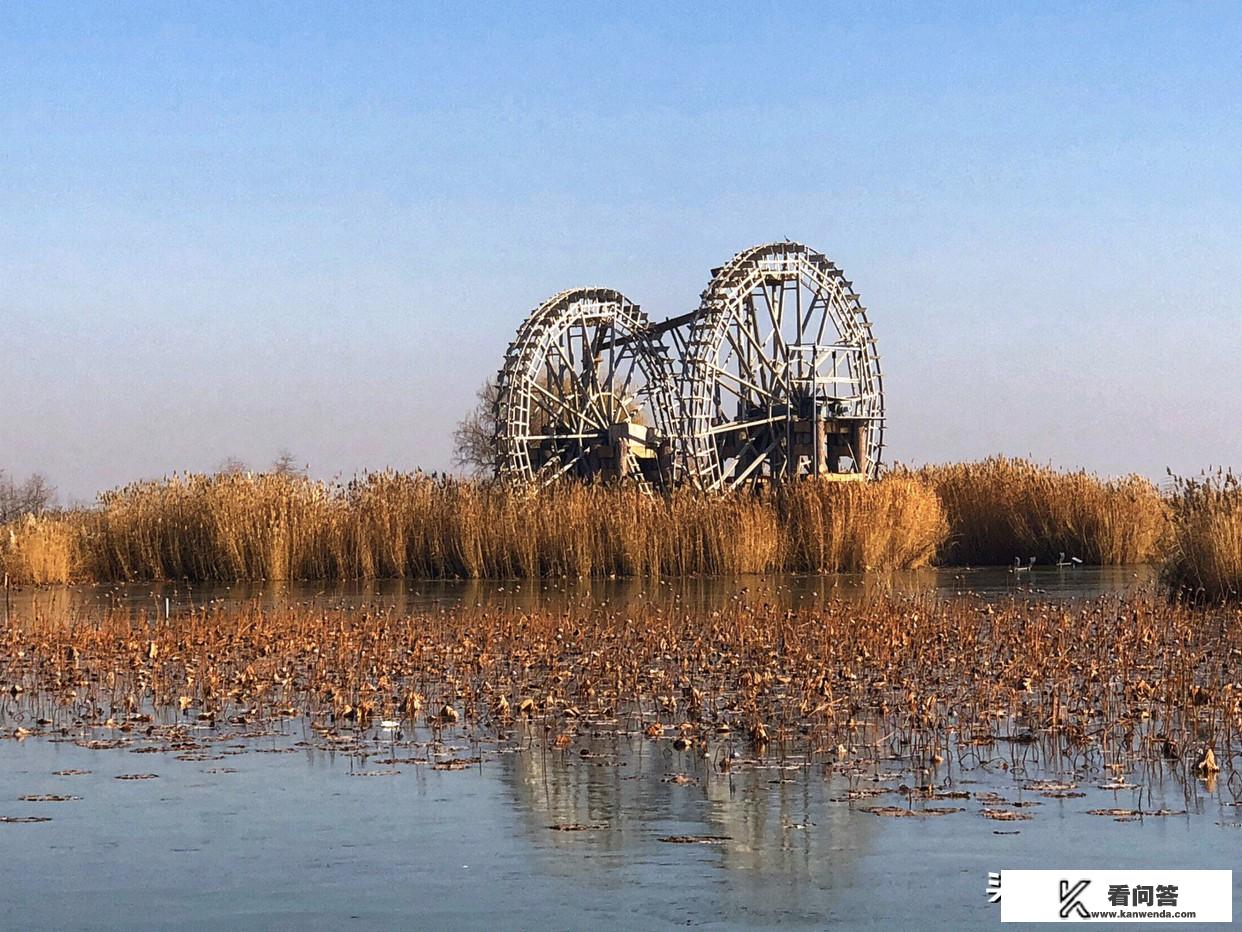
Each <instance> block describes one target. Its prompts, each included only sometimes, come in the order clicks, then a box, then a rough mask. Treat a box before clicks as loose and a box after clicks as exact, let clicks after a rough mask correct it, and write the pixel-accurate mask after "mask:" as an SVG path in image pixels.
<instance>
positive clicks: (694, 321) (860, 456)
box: [678, 242, 884, 489]
mask: <svg viewBox="0 0 1242 932" xmlns="http://www.w3.org/2000/svg"><path fill="white" fill-rule="evenodd" d="M685 325H686V326H688V328H689V330H688V333H687V334H686V336H685V337H684V350H683V360H682V368H681V377H680V390H679V393H678V394H679V401H680V406H681V428H680V437H679V440H680V446H681V460H682V463H683V465H684V469H685V473H686V476H687V478H688V479H689V480H690V481H692V482H694V483H695V484H697V485H699V486H700V487H702V488H706V489H722V488H723V489H728V488H734V487H736V486H738V485H740V484H742V483H746V482H757V481H763V480H767V479H776V478H795V477H799V476H829V477H857V478H863V477H867V476H873V475H875V474H876V472H877V471H878V469H879V465H880V457H881V453H882V450H883V436H884V394H883V386H882V382H881V377H880V362H879V356H878V355H877V354H876V349H875V338H874V337H873V336H872V333H871V324H870V322H869V321H868V319H867V314H866V311H865V309H864V308H863V306H862V304H861V302H860V301H859V299H858V295H857V294H856V293H855V292H854V289H853V285H852V283H851V282H849V281H847V280H846V278H845V275H844V274H843V273H842V272H841V270H840V269H839V268H837V267H836V266H835V265H834V264H833V263H832V262H831V261H829V260H828V259H827V258H826V257H825V256H823V255H821V254H820V253H817V252H815V251H813V250H811V249H809V248H808V247H806V246H803V245H801V244H799V243H792V242H782V243H768V244H766V245H762V246H755V247H753V248H751V249H748V250H746V251H745V252H741V253H738V254H737V255H736V256H734V257H733V259H732V260H730V261H729V263H728V264H727V265H725V266H724V267H722V268H720V269H717V270H715V272H714V273H713V277H712V280H711V283H710V284H709V285H708V287H707V290H706V291H704V292H703V295H702V301H701V303H700V305H699V308H698V310H697V311H696V312H695V313H694V314H693V315H692V316H689V318H688V320H687V321H686V324H685Z"/></svg>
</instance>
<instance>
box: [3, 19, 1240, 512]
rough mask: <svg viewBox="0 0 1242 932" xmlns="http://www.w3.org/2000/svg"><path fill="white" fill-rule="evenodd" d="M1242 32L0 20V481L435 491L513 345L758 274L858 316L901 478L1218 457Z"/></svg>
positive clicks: (1234, 364) (1128, 466)
mask: <svg viewBox="0 0 1242 932" xmlns="http://www.w3.org/2000/svg"><path fill="white" fill-rule="evenodd" d="M1239 39H1242V11H1240V10H1239V8H1238V7H1237V6H1234V5H1229V4H1219V5H1215V4H1196V5H1183V4H1159V3H1155V4H1144V5H1141V6H1138V5H1125V6H1115V7H1110V6H1107V5H1095V6H1085V5H1081V4H1064V5H1061V4H1046V3H1040V4H1024V5H998V6H972V7H965V6H963V7H958V8H945V7H937V8H936V9H935V10H934V11H929V10H928V9H926V8H925V5H923V4H911V5H908V6H903V7H898V6H892V5H885V6H883V7H882V8H881V7H878V6H870V5H867V6H863V7H859V6H858V5H852V4H851V5H845V4H842V5H839V6H836V7H834V8H832V9H826V8H824V7H823V6H822V5H807V6H795V5H789V4H775V3H772V4H765V3H759V4H755V3H744V4H733V5H728V6H726V7H717V6H715V5H713V6H712V7H711V8H710V11H709V10H708V8H706V7H705V8H704V10H703V11H701V12H698V13H694V12H689V11H672V10H670V9H668V8H667V6H666V5H650V6H647V5H641V4H639V5H626V6H625V8H624V10H623V11H620V12H614V11H603V10H599V9H595V10H586V9H579V8H576V7H559V8H558V7H554V6H536V7H533V8H528V9H523V10H521V11H517V12H514V11H511V10H507V9H504V8H499V7H497V8H487V7H479V8H476V9H473V10H468V9H465V8H464V7H461V6H453V7H436V8H432V7H429V6H428V7H422V6H419V7H414V6H413V5H405V4H368V5H365V6H364V7H346V6H334V5H327V4H299V5H296V6H284V5H270V6H267V5H265V6H259V5H255V4H240V3H239V4H211V5H204V6H203V7H201V8H199V9H197V10H192V9H189V8H187V7H186V6H184V5H154V4H152V5H149V6H148V5H141V4H139V5H127V6H126V7H125V8H124V9H120V8H117V7H115V6H112V5H105V4H68V3H58V4H55V5H50V4H49V5H41V4H30V5H17V4H8V5H5V6H2V7H0V167H2V169H3V170H2V171H0V218H2V222H0V335H2V338H3V344H2V346H0V469H2V470H5V471H7V472H8V473H9V474H10V475H12V476H15V477H17V478H20V477H22V476H24V475H25V474H27V473H30V472H32V471H40V472H42V473H44V474H46V475H47V476H48V477H49V478H50V479H51V481H52V482H54V483H55V484H56V485H57V486H58V487H59V488H60V491H61V497H62V500H64V501H68V502H72V501H80V500H90V499H91V498H93V496H94V494H95V493H96V491H98V490H100V489H103V488H108V487H111V486H115V485H119V484H123V483H126V482H128V481H131V480H133V479H137V478H143V477H158V476H161V475H165V474H168V473H170V472H173V471H178V470H193V471H201V470H211V469H214V468H215V467H216V466H217V465H218V464H219V463H220V462H221V461H222V460H225V459H226V458H230V457H235V458H239V459H241V460H243V461H246V462H249V463H251V464H253V465H255V466H264V465H266V464H267V463H269V462H270V461H271V460H272V459H273V457H274V456H276V454H277V452H278V451H279V450H280V449H281V448H288V449H290V450H292V451H294V452H295V453H296V455H297V456H298V457H299V459H300V460H301V461H303V462H305V463H308V464H309V466H310V469H311V472H312V474H314V475H317V476H323V477H331V476H334V475H341V476H346V477H348V476H350V475H352V474H353V473H355V472H358V471H362V470H365V469H377V468H383V467H386V466H392V467H396V468H401V469H412V468H415V467H418V466H421V467H423V468H426V469H443V468H445V467H447V466H448V465H449V454H450V446H451V442H450V433H451V430H452V427H453V425H454V423H455V421H456V420H457V419H458V418H459V417H461V416H462V414H464V413H465V412H466V411H467V410H468V409H469V408H470V407H471V406H472V404H473V402H474V392H475V389H476V388H477V387H478V385H479V384H480V383H481V382H482V381H483V380H484V379H485V378H486V377H487V376H488V375H490V374H492V373H494V372H495V370H496V369H497V368H498V366H499V365H500V362H501V356H502V353H503V351H504V348H505V345H506V344H507V342H508V341H509V339H510V338H511V336H512V334H513V332H514V330H515V328H516V327H517V326H518V324H519V323H520V321H521V320H522V318H523V317H524V315H525V314H526V313H527V312H528V311H529V310H530V309H531V308H532V307H534V306H535V305H536V304H537V303H539V302H540V301H541V300H542V299H543V298H545V297H546V296H548V295H550V294H552V293H554V292H556V291H559V290H561V289H563V288H566V287H570V286H573V285H579V284H606V285H610V286H613V287H616V288H618V289H620V290H621V291H623V292H625V293H626V294H627V295H628V296H630V297H631V298H633V299H634V300H636V301H638V302H639V303H640V304H642V305H643V306H644V308H645V309H646V310H647V311H648V313H649V314H650V315H651V316H653V317H657V318H661V317H665V316H668V315H671V314H676V313H681V312H684V311H686V310H689V309H691V308H692V307H693V306H694V305H695V304H696V303H697V299H698V294H699V292H700V290H701V289H702V288H703V286H704V285H705V284H706V282H707V278H708V275H709V270H710V269H711V268H713V267H715V266H717V265H720V264H721V263H722V262H723V261H725V260H726V259H727V258H728V257H729V256H731V255H732V254H733V253H734V252H736V251H738V250H740V249H742V248H744V247H746V246H749V245H751V244H753V243H757V242H762V241H767V240H772V239H780V238H785V237H788V238H791V239H795V240H799V241H802V242H805V243H808V244H810V245H811V246H813V247H815V248H817V249H821V250H823V251H824V252H826V253H827V254H828V255H829V256H831V257H832V258H833V259H834V260H835V261H837V262H838V263H839V264H840V265H841V266H842V267H843V268H844V269H845V270H846V273H847V276H848V277H849V278H851V279H852V280H853V281H854V283H855V286H856V287H857V288H858V290H859V291H860V293H861V294H862V296H863V300H864V302H865V303H866V305H867V306H868V308H869V309H870V313H871V316H872V319H873V321H874V323H875V331H876V334H877V337H878V340H879V347H880V352H881V355H882V360H883V367H884V376H885V389H886V393H887V400H888V411H889V422H888V429H887V439H888V442H889V448H888V456H889V459H890V461H891V460H894V459H895V460H900V461H902V462H906V463H921V462H928V461H944V460H959V459H969V458H977V457H981V456H986V455H989V454H991V453H997V452H1004V453H1007V454H1011V455H1028V456H1031V457H1033V458H1035V459H1036V460H1039V461H1044V462H1052V463H1054V464H1056V465H1059V466H1066V467H1071V466H1084V467H1087V468H1090V469H1094V470H1098V471H1101V472H1103V473H1107V474H1117V473H1123V472H1129V471H1137V472H1140V473H1144V474H1147V475H1150V476H1152V477H1154V478H1158V477H1159V476H1161V475H1162V474H1163V472H1164V469H1165V468H1166V467H1171V468H1172V469H1173V470H1174V471H1177V472H1183V473H1194V472H1198V471H1199V470H1200V469H1201V468H1204V467H1208V466H1216V465H1224V466H1234V467H1237V466H1239V465H1242V430H1239V426H1238V425H1239V424H1242V391H1240V390H1239V389H1240V388H1242V377H1240V374H1239V373H1240V366H1239V360H1240V359H1242V159H1239V155H1238V154H1239V152H1242V58H1239V55H1238V45H1239Z"/></svg>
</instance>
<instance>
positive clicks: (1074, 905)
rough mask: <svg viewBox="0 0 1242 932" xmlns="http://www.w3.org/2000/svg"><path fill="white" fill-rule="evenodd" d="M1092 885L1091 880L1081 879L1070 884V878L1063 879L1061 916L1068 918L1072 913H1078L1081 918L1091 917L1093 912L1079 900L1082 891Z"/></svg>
mask: <svg viewBox="0 0 1242 932" xmlns="http://www.w3.org/2000/svg"><path fill="white" fill-rule="evenodd" d="M1090 885H1091V881H1090V880H1080V881H1078V883H1076V884H1074V885H1073V886H1070V882H1069V881H1068V880H1062V881H1061V918H1062V919H1068V918H1069V917H1070V913H1077V915H1078V918H1079V919H1090V918H1091V913H1089V912H1088V911H1087V907H1085V906H1083V905H1082V903H1081V902H1080V901H1079V899H1078V898H1079V897H1080V896H1082V892H1083V891H1084V890H1086V889H1087V887H1088V886H1090Z"/></svg>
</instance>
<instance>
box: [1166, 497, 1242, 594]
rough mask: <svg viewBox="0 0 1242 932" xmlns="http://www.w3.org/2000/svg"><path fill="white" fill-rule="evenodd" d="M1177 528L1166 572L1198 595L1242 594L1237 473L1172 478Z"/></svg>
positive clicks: (1178, 586) (1180, 586)
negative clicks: (1193, 477)
mask: <svg viewBox="0 0 1242 932" xmlns="http://www.w3.org/2000/svg"><path fill="white" fill-rule="evenodd" d="M1172 501H1173V530H1172V535H1171V536H1172V544H1171V546H1170V548H1169V557H1168V559H1167V560H1166V562H1165V566H1164V575H1165V579H1166V580H1167V582H1168V583H1169V584H1170V586H1172V587H1173V588H1174V589H1176V590H1179V591H1183V592H1185V593H1187V594H1188V595H1190V596H1191V597H1193V598H1196V599H1205V600H1211V601H1215V600H1221V599H1237V598H1238V597H1239V593H1242V480H1239V478H1238V477H1237V476H1235V475H1234V474H1233V473H1232V472H1225V473H1217V474H1216V475H1215V476H1203V477H1200V478H1198V479H1175V480H1174V482H1173V496H1172Z"/></svg>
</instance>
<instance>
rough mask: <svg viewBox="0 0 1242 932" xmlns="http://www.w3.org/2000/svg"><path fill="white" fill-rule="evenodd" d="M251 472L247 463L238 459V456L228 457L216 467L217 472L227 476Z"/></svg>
mask: <svg viewBox="0 0 1242 932" xmlns="http://www.w3.org/2000/svg"><path fill="white" fill-rule="evenodd" d="M249 470H250V467H249V466H247V465H246V463H245V461H244V460H240V459H238V458H237V457H236V456H226V457H225V458H224V459H222V460H220V463H219V464H218V465H217V466H216V472H218V473H220V474H221V475H225V476H236V475H238V474H240V473H243V472H249Z"/></svg>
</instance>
